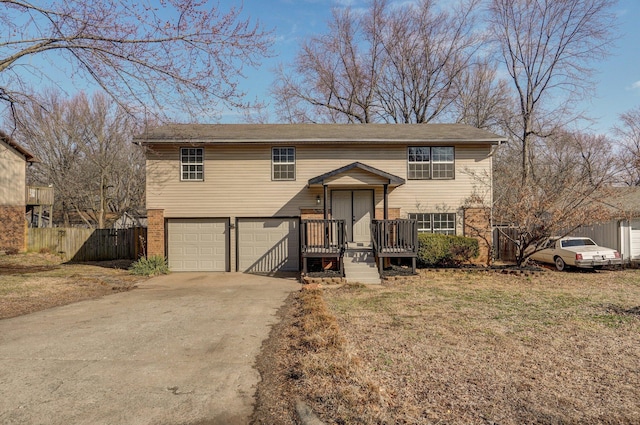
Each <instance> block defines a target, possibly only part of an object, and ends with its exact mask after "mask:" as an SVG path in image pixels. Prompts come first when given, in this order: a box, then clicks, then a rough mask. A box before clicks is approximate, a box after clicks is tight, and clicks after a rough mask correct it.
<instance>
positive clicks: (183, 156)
mask: <svg viewBox="0 0 640 425" xmlns="http://www.w3.org/2000/svg"><path fill="white" fill-rule="evenodd" d="M180 180H182V181H198V182H201V181H203V180H204V149H202V148H180Z"/></svg>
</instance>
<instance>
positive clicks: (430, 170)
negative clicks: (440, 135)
mask: <svg viewBox="0 0 640 425" xmlns="http://www.w3.org/2000/svg"><path fill="white" fill-rule="evenodd" d="M407 156H408V157H407V177H408V178H409V180H429V179H453V178H455V173H454V171H455V159H454V149H453V147H451V146H433V147H428V146H410V147H409V149H408V151H407Z"/></svg>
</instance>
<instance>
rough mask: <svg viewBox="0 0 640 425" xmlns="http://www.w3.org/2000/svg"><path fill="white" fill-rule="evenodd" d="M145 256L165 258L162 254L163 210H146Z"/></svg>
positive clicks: (164, 254) (163, 253)
mask: <svg viewBox="0 0 640 425" xmlns="http://www.w3.org/2000/svg"><path fill="white" fill-rule="evenodd" d="M147 255H148V256H149V257H151V256H153V255H160V256H162V257H166V253H165V252H164V210H147Z"/></svg>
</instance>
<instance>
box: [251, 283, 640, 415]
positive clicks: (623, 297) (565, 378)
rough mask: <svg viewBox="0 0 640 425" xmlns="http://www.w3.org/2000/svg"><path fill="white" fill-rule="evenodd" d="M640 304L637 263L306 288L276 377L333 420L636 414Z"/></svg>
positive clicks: (287, 327) (294, 308)
mask: <svg viewBox="0 0 640 425" xmlns="http://www.w3.org/2000/svg"><path fill="white" fill-rule="evenodd" d="M314 293H315V295H311V294H314ZM309 305H312V306H315V307H314V308H311V309H310V308H309V307H308V306H309ZM305 306H307V307H305ZM639 306H640V271H638V270H625V271H602V272H597V273H595V272H569V273H567V272H564V273H559V272H554V271H548V272H545V273H542V274H537V275H535V276H533V277H526V276H513V275H504V274H498V273H482V272H476V271H472V272H461V271H455V272H451V271H450V272H439V273H438V272H423V274H422V275H421V279H420V280H419V281H416V282H411V283H408V282H407V283H398V284H393V285H383V286H380V287H374V286H367V287H365V286H344V287H341V288H337V289H325V290H322V291H303V292H302V294H297V295H296V296H295V297H293V299H292V300H291V304H290V306H289V308H290V310H289V311H288V313H286V314H288V316H289V319H286V317H285V318H284V319H285V320H283V324H282V325H281V327H280V328H279V329H275V330H274V334H275V333H277V332H281V333H280V334H279V338H280V339H281V345H280V346H279V348H278V349H279V350H280V356H281V357H282V359H281V360H279V362H277V363H276V364H277V365H278V368H279V372H278V373H279V374H280V375H277V374H276V373H274V372H273V371H272V373H271V375H272V378H271V379H275V377H274V375H277V377H279V378H278V379H280V382H279V383H278V385H279V388H281V389H282V388H284V389H286V391H289V395H288V396H289V398H291V394H294V395H295V396H297V397H300V398H302V399H303V400H304V401H306V402H307V403H308V404H309V406H311V408H312V409H313V410H314V411H315V412H316V413H317V414H318V415H319V416H320V417H321V418H322V419H323V420H324V421H325V422H326V423H407V424H431V423H433V424H436V423H447V424H494V423H495V424H500V425H505V424H522V423H544V424H566V423H580V424H602V423H612V424H613V423H616V424H619V423H629V424H631V423H640V405H639V404H638V400H640V337H639V335H640V315H639V314H640V308H639ZM323 308H325V311H324V312H323V313H321V316H326V317H328V319H327V318H326V317H325V318H324V319H323V320H321V321H318V320H315V322H317V323H315V322H314V320H313V319H310V318H309V316H313V315H314V314H316V313H317V312H318V311H322V309H323ZM303 310H305V311H304V314H301V313H302V311H303ZM332 320H333V321H335V323H336V325H335V326H333V325H332V322H331V321H332ZM314 323H315V324H314ZM327 323H328V324H327ZM331 329H335V331H333V334H334V335H333V336H331V337H330V336H327V334H328V333H329V334H330V333H331ZM328 330H329V331H328ZM265 347H266V350H267V351H268V350H269V347H270V346H269V344H267V345H266V346H265ZM287 347H289V348H287ZM272 365H273V363H272ZM283 374H284V378H283V377H282V376H283ZM264 377H265V374H263V378H264ZM267 380H268V379H267ZM266 384H267V385H268V382H267V383H266ZM272 388H274V387H272ZM261 391H263V388H260V389H259V395H260V394H261ZM280 404H281V405H286V403H285V402H282V403H280ZM259 407H260V404H259ZM289 408H290V404H289ZM290 418H291V417H289V419H290ZM289 419H287V420H289ZM256 422H257V423H266V422H260V420H259V418H257V419H256ZM282 423H287V422H282Z"/></svg>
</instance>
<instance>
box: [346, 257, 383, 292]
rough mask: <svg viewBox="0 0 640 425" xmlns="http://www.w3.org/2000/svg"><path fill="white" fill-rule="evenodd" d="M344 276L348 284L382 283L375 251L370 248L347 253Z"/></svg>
mask: <svg viewBox="0 0 640 425" xmlns="http://www.w3.org/2000/svg"><path fill="white" fill-rule="evenodd" d="M344 274H345V278H346V280H347V282H348V283H365V284H378V285H379V284H380V283H381V282H380V274H379V273H378V268H377V267H376V262H375V258H374V254H373V250H371V249H368V248H364V249H347V250H346V251H345V253H344Z"/></svg>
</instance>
